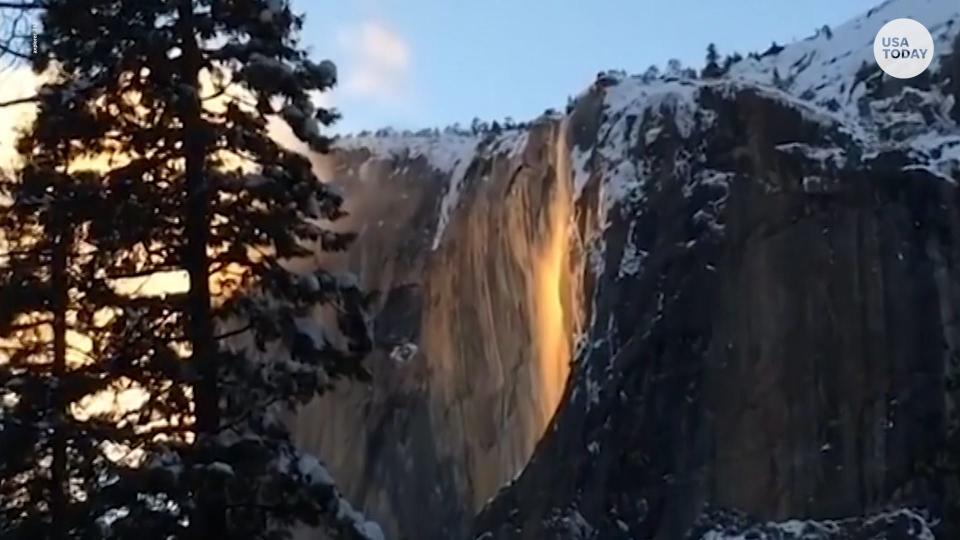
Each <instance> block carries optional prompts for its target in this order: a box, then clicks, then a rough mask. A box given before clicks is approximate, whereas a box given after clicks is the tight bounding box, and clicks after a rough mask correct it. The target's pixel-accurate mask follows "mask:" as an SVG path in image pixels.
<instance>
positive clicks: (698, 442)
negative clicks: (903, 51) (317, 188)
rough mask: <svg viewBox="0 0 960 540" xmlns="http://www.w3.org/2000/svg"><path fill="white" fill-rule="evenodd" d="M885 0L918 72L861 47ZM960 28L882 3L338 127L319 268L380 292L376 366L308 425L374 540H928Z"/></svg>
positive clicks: (946, 345) (945, 323)
mask: <svg viewBox="0 0 960 540" xmlns="http://www.w3.org/2000/svg"><path fill="white" fill-rule="evenodd" d="M898 16H911V17H914V18H916V19H917V20H919V21H921V22H922V23H924V24H926V26H927V27H928V28H929V29H930V31H931V33H932V34H933V35H934V40H935V43H936V49H937V58H936V59H935V60H934V63H933V65H932V66H931V69H930V70H929V72H928V74H927V75H924V76H921V77H918V78H916V79H912V80H910V81H898V80H891V79H889V78H884V77H883V76H882V73H881V72H880V71H879V69H877V68H876V65H875V64H874V63H873V62H872V50H871V49H870V47H869V44H870V43H872V39H873V35H874V34H875V32H876V29H877V28H879V26H881V25H882V24H883V22H885V21H886V20H889V19H891V18H895V17H898ZM958 30H960V5H957V4H955V3H952V2H949V1H947V0H941V1H922V0H921V1H913V2H907V1H899V2H889V3H886V4H884V5H883V6H881V7H880V8H878V9H876V10H874V11H872V12H871V13H869V14H866V15H865V16H863V17H861V18H858V19H855V20H853V21H851V22H850V23H848V24H846V25H844V26H843V27H840V28H837V29H835V30H834V31H832V32H826V31H825V32H821V33H819V34H818V35H817V36H814V37H812V38H810V39H807V40H805V41H802V42H798V43H795V44H792V45H789V46H787V47H786V48H783V49H781V50H777V49H772V50H771V51H768V53H766V54H764V55H763V56H759V57H752V58H747V59H744V60H742V61H740V62H737V63H735V64H733V65H732V66H731V67H730V68H729V69H728V70H727V71H726V72H725V73H724V74H722V75H720V76H717V77H710V78H691V77H689V76H687V75H685V74H684V73H668V74H665V75H662V76H653V75H647V76H644V77H627V76H624V75H620V74H616V73H611V74H604V75H603V76H601V77H599V78H598V80H597V82H596V83H595V84H594V85H593V86H592V87H591V88H590V89H588V90H587V91H586V92H585V93H583V94H582V95H580V96H579V97H578V98H577V100H576V101H575V103H574V104H573V105H572V106H571V107H570V109H569V110H568V111H567V113H566V114H564V115H559V114H552V115H545V116H543V117H541V118H539V119H537V120H536V121H534V122H532V123H530V125H528V126H524V127H523V128H522V129H514V130H507V131H503V132H488V133H483V134H479V135H477V136H468V135H451V134H447V135H440V136H434V135H424V136H399V135H390V136H383V137H373V138H353V139H346V140H344V141H343V142H342V143H341V146H340V149H339V150H338V152H337V154H336V155H335V156H333V157H332V158H331V159H330V160H328V161H327V162H324V163H323V164H322V165H323V166H324V167H326V168H327V171H326V172H327V173H328V174H329V176H330V177H331V178H334V179H335V181H337V182H338V183H340V184H341V185H342V186H343V187H344V189H345V191H346V192H347V196H348V200H349V201H352V203H351V204H352V205H353V211H354V220H353V222H352V223H349V224H347V226H350V227H352V228H354V229H356V230H359V231H360V236H359V240H358V242H357V245H356V246H355V247H354V249H352V250H351V252H350V253H348V254H347V255H346V257H344V258H343V259H342V260H336V261H331V260H326V261H323V262H324V263H325V264H339V265H343V266H346V267H348V268H350V269H351V270H353V271H355V272H356V273H357V274H358V275H359V276H360V279H361V281H362V284H363V285H364V286H365V287H366V288H367V289H370V290H377V291H380V294H379V297H378V298H377V300H376V302H375V312H376V319H375V328H376V339H377V351H376V352H375V354H374V355H373V357H372V358H371V359H370V365H371V367H372V369H373V370H374V375H375V376H374V383H373V384H372V385H371V386H370V387H350V388H344V389H341V391H339V392H338V393H337V394H336V395H334V396H331V397H329V398H328V399H325V400H324V401H322V402H318V403H316V404H314V405H312V406H311V407H309V408H308V409H307V410H305V411H304V412H303V414H301V415H300V417H299V418H298V419H297V420H296V427H297V433H298V437H299V440H300V442H301V443H302V444H303V445H305V446H306V447H308V448H311V449H314V450H316V451H318V453H320V454H321V455H322V456H323V457H324V458H325V459H326V460H327V461H328V462H329V465H330V468H331V470H332V472H333V473H334V476H336V477H337V478H338V480H339V481H340V482H341V483H342V484H343V487H344V489H345V492H346V493H347V494H348V495H349V496H350V497H351V498H352V499H353V502H354V503H355V504H356V505H357V506H361V507H363V508H364V509H365V510H366V511H367V512H368V513H370V514H371V515H372V516H373V517H375V518H377V519H379V520H380V522H381V523H382V524H383V525H384V529H385V530H386V531H387V532H388V536H390V537H391V538H409V539H414V538H416V539H448V538H483V539H486V540H492V539H508V538H509V539H513V538H518V539H519V538H522V539H538V540H540V539H547V540H550V539H557V540H559V539H597V540H618V539H623V540H626V539H637V538H644V539H646V538H656V539H663V540H669V539H682V538H691V539H693V538H702V539H708V540H722V539H728V538H729V539H735V538H757V539H766V538H778V539H788V540H789V539H799V538H814V539H820V538H824V539H826V538H862V539H873V538H933V534H934V532H933V531H934V530H938V531H940V529H936V527H935V524H936V519H935V518H936V516H937V514H938V512H939V511H940V510H941V509H942V505H943V504H944V502H945V499H946V498H947V497H950V496H953V495H951V493H952V492H951V489H953V487H955V486H950V485H947V483H946V482H944V481H943V480H941V479H938V478H936V477H931V476H930V475H924V474H922V473H921V472H920V469H921V467H920V465H921V464H923V463H925V462H927V461H929V460H930V458H931V456H932V455H933V454H934V453H935V452H937V451H938V450H939V449H940V448H941V446H942V443H943V439H944V436H945V433H946V431H947V429H948V424H949V422H950V418H951V416H952V413H953V404H952V403H951V402H950V400H949V399H948V398H947V394H946V392H945V390H944V388H945V381H946V379H947V377H948V375H950V370H951V369H953V368H951V366H953V365H955V362H956V360H957V358H958V357H960V243H958V240H960V193H958V185H957V181H958V179H960V128H958V120H960V105H958V104H960V54H954V53H953V52H952V51H953V50H954V49H955V46H956V44H957V34H958ZM554 413H556V414H554ZM501 486H505V487H502V489H501ZM498 489H499V491H498ZM491 497H492V499H491ZM477 512H479V516H478V517H477V518H476V519H475V520H474V519H473V516H474V514H476V513H477ZM942 534H944V533H941V535H942ZM804 535H807V536H804ZM882 535H886V536H882Z"/></svg>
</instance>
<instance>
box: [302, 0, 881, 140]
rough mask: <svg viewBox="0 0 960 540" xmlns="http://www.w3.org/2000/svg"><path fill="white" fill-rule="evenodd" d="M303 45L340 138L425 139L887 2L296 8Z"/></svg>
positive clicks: (371, 2)
mask: <svg viewBox="0 0 960 540" xmlns="http://www.w3.org/2000/svg"><path fill="white" fill-rule="evenodd" d="M293 2H294V5H295V7H296V8H297V9H298V10H299V11H301V12H304V13H305V14H306V15H307V22H306V27H305V29H304V32H303V41H304V44H305V45H308V46H309V47H310V48H311V50H312V52H313V53H314V56H316V57H317V58H321V57H328V58H330V59H332V60H334V61H335V62H336V63H337V64H338V66H339V69H340V80H341V84H340V87H339V88H338V89H337V90H335V91H334V92H333V93H332V94H331V95H330V96H328V97H327V99H329V100H330V101H331V102H332V103H333V104H334V106H336V107H337V108H338V109H340V111H341V112H342V113H343V115H344V118H343V120H342V121H341V122H340V124H339V125H338V127H337V130H336V131H339V132H352V131H357V130H360V129H373V128H377V127H382V126H387V125H391V126H395V127H398V128H419V127H434V126H444V125H448V124H450V123H453V122H457V121H459V122H461V123H464V124H466V123H469V122H470V120H471V119H472V118H473V117H474V116H477V117H480V118H483V119H498V118H504V117H506V116H512V117H514V118H515V119H517V120H524V119H529V118H532V117H534V116H537V115H538V114H540V113H541V112H542V111H543V110H544V109H546V108H550V107H555V108H562V107H563V105H564V104H565V103H566V98H567V96H569V95H574V94H577V93H579V92H580V91H581V90H582V89H584V88H585V87H586V86H587V85H588V84H589V83H590V82H591V81H592V80H593V78H594V76H595V75H596V73H597V71H601V70H606V69H625V70H627V71H628V72H641V71H643V70H645V69H646V67H647V66H649V65H650V64H656V65H658V66H661V67H662V66H663V65H665V64H666V61H667V60H668V59H670V58H678V59H680V60H681V61H682V62H683V63H684V64H685V65H693V66H696V67H700V66H702V64H703V57H704V51H705V49H706V46H707V44H708V43H710V42H715V43H716V44H717V46H718V48H719V50H720V53H721V54H726V53H729V52H733V51H739V52H741V53H745V52H749V51H754V50H761V51H762V50H763V49H765V48H767V47H768V46H769V45H770V42H771V41H773V40H777V41H778V42H780V43H783V42H788V41H793V40H794V39H800V38H803V37H806V36H807V35H809V34H811V33H813V31H814V30H815V29H816V28H818V27H820V26H822V25H823V24H829V25H831V26H837V25H839V24H840V23H842V22H844V21H846V20H847V19H849V18H851V17H853V16H855V15H858V14H860V13H861V12H864V11H866V10H867V9H869V8H870V7H872V6H873V5H875V4H877V3H878V1H877V0H803V1H796V0H790V1H788V0H717V1H710V0H666V1H640V0H632V1H630V0H352V1H345V0H338V1H322V0H293Z"/></svg>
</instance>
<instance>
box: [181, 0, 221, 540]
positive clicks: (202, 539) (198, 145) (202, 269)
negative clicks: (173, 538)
mask: <svg viewBox="0 0 960 540" xmlns="http://www.w3.org/2000/svg"><path fill="white" fill-rule="evenodd" d="M178 18H179V30H180V39H181V48H182V51H183V56H182V62H181V77H182V82H183V84H184V85H186V87H188V88H190V90H191V91H190V93H189V95H181V96H179V97H180V105H179V106H180V117H181V121H182V122H183V148H184V158H185V174H186V190H187V201H186V207H185V208H184V213H185V215H184V216H183V217H184V221H185V234H186V242H185V245H184V253H183V256H184V259H183V264H184V266H185V268H186V270H187V273H188V274H189V276H190V290H189V291H188V293H187V296H188V299H187V310H188V313H187V324H188V328H187V334H188V336H189V340H190V345H191V349H192V353H191V357H190V361H191V362H192V363H193V365H194V366H195V367H196V372H197V374H198V380H197V382H196V383H195V384H194V386H193V399H194V414H195V432H196V433H195V434H196V440H195V443H194V444H195V445H197V447H198V451H199V452H201V453H203V452H204V450H205V448H207V445H208V444H209V443H210V442H211V438H213V437H215V436H216V434H217V431H218V429H219V426H220V410H219V390H218V388H217V350H216V345H215V342H214V339H213V323H212V320H211V308H210V285H209V281H208V279H209V266H210V264H209V260H208V255H207V244H208V237H209V224H208V212H209V208H208V207H209V196H210V195H209V191H208V186H207V182H206V176H205V170H204V169H205V161H206V152H207V148H206V147H207V143H206V138H205V130H204V126H203V119H202V118H201V104H200V97H199V94H200V92H199V73H200V68H201V60H202V58H201V56H200V49H199V47H198V44H197V38H196V28H195V23H194V12H193V1H192V0H181V2H180V4H179V7H178ZM195 487H196V489H195V491H194V497H195V505H194V512H193V515H192V516H190V529H191V537H193V538H195V539H196V540H212V539H215V538H224V537H225V536H226V535H225V532H226V531H225V526H226V523H225V516H224V507H223V501H222V500H221V499H220V497H219V496H218V494H217V493H215V492H213V491H212V490H211V489H210V488H209V487H208V486H206V485H204V484H203V482H201V483H200V485H198V486H195Z"/></svg>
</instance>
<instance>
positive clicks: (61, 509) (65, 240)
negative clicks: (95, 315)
mask: <svg viewBox="0 0 960 540" xmlns="http://www.w3.org/2000/svg"><path fill="white" fill-rule="evenodd" d="M53 212H54V216H53V220H54V222H55V225H54V234H53V249H52V253H51V255H52V257H51V259H52V260H51V265H50V285H51V292H52V301H51V309H52V311H53V385H54V386H53V391H52V392H51V394H52V395H51V402H52V403H51V409H52V412H53V436H52V441H51V443H52V446H53V449H52V451H53V456H52V458H53V461H52V463H51V464H50V484H51V485H50V522H51V523H50V538H51V539H52V540H66V538H67V528H68V525H67V523H66V521H67V519H66V514H67V489H68V487H67V439H66V436H65V433H64V429H65V427H66V426H65V425H64V424H65V421H66V415H67V414H68V411H67V404H66V403H65V401H64V399H63V392H64V390H63V384H64V377H65V375H66V373H67V302H68V298H67V294H68V287H69V285H68V284H67V252H68V249H69V242H70V240H69V236H68V233H67V231H66V227H64V226H63V223H62V222H61V220H62V216H60V215H56V214H57V210H56V209H54V210H53Z"/></svg>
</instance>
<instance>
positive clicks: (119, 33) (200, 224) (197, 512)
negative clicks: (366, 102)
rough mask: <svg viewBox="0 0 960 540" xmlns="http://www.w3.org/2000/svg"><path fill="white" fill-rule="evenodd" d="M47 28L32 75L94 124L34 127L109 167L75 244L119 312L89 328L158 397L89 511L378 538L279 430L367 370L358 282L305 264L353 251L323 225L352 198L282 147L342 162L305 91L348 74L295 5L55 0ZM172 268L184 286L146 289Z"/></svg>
mask: <svg viewBox="0 0 960 540" xmlns="http://www.w3.org/2000/svg"><path fill="white" fill-rule="evenodd" d="M41 22H42V26H43V32H42V33H41V34H40V38H39V43H38V45H39V49H40V50H39V52H40V54H39V55H38V57H37V59H36V61H35V66H34V67H35V69H37V70H43V69H45V68H47V67H48V65H50V64H51V63H52V64H53V66H54V68H55V69H56V70H57V72H58V73H59V77H60V79H61V80H62V81H63V85H62V89H61V90H60V91H49V92H48V94H50V95H56V97H57V99H58V100H59V101H60V102H61V104H60V107H61V108H62V109H63V110H68V111H80V112H82V114H83V115H85V116H86V117H87V118H86V121H85V122H83V123H82V124H79V125H78V126H76V129H66V130H62V131H61V130H58V129H57V126H56V125H55V123H53V122H51V123H50V124H47V125H43V126H37V127H35V131H36V132H42V134H43V136H44V137H46V138H48V139H49V140H50V141H51V142H50V145H51V146H54V147H58V148H59V147H65V148H69V149H70V151H71V153H72V154H74V155H77V156H86V157H88V158H90V159H95V160H96V161H97V162H98V164H99V172H98V173H97V174H96V175H95V177H94V178H93V179H92V180H91V181H90V182H89V184H90V185H93V186H95V188H96V190H95V195H94V196H93V197H92V199H93V200H94V202H95V204H90V205H88V207H87V208H92V209H95V212H96V215H94V216H90V221H89V223H88V224H87V225H85V226H84V227H83V231H84V238H83V243H82V247H83V254H84V263H83V264H84V269H85V270H84V274H85V276H84V277H89V278H91V281H90V283H91V285H90V287H91V290H90V292H88V293H85V296H84V297H85V298H87V301H88V302H89V303H90V304H91V305H95V306H100V309H105V310H107V312H108V313H109V317H108V318H109V324H107V325H105V326H104V327H103V328H101V327H96V328H93V329H90V331H91V332H93V333H94V334H95V335H94V337H93V339H94V341H95V344H96V347H95V348H96V355H95V361H96V365H97V366H101V369H103V370H104V373H105V374H104V375H103V378H104V379H106V380H109V381H110V383H111V384H120V383H121V381H126V382H125V384H128V385H129V386H130V387H131V388H133V389H135V391H136V392H138V393H139V394H140V395H141V397H142V401H143V403H142V405H140V406H139V407H136V408H135V409H134V410H131V411H126V412H124V413H123V414H122V415H121V418H119V419H118V422H117V423H116V424H115V426H113V427H114V428H115V429H117V430H122V431H119V432H118V433H112V434H110V435H109V436H108V437H106V438H105V439H104V440H105V441H106V442H115V447H114V450H115V451H116V449H117V448H120V449H121V450H122V451H123V452H124V455H125V456H126V457H125V458H124V459H119V458H114V459H112V460H110V463H109V466H108V470H107V471H106V472H100V473H98V474H96V475H94V478H95V481H94V483H93V484H92V485H91V486H90V488H89V491H90V493H91V495H90V496H89V500H90V501H91V503H90V504H91V505H94V508H92V509H91V512H90V515H94V516H97V517H99V518H101V519H100V522H102V523H107V524H109V527H108V530H107V531H106V532H104V535H106V536H107V537H113V538H133V537H136V538H145V537H146V538H164V539H166V538H194V539H212V538H217V539H233V538H236V539H241V538H242V539H257V538H271V539H273V538H286V537H289V535H290V531H291V530H292V528H293V527H295V526H297V525H298V524H306V525H309V526H316V527H322V528H324V529H326V530H327V531H328V532H331V533H333V534H334V535H335V537H343V538H378V537H379V536H380V533H379V528H378V527H376V526H375V525H373V524H372V523H370V522H367V521H365V520H364V519H363V518H362V517H361V516H360V515H359V514H358V513H357V512H355V511H353V510H352V509H351V508H350V506H349V504H347V503H346V502H345V501H343V500H342V499H341V498H340V496H339V494H338V493H337V491H336V488H335V487H334V484H333V482H332V479H331V478H330V476H329V474H328V473H327V472H326V470H325V469H324V468H323V466H322V465H321V464H320V463H319V462H318V461H317V460H316V459H315V458H312V457H311V456H309V455H305V454H303V453H301V452H299V451H298V450H297V449H296V448H295V447H294V445H293V443H292V440H291V437H290V434H289V432H288V430H287V428H286V425H285V424H284V418H285V417H286V416H287V415H289V414H291V413H292V412H293V411H294V410H295V409H296V408H297V407H298V406H299V405H301V404H303V403H305V402H306V401H308V400H310V399H313V398H314V397H316V396H317V395H319V394H322V393H323V392H325V391H326V390H328V389H329V388H331V387H332V385H333V384H334V382H335V381H337V380H338V379H343V378H350V379H365V378H366V377H367V376H368V375H367V372H366V370H365V369H364V367H363V365H362V363H361V359H362V356H363V355H364V353H365V352H366V351H367V350H368V349H369V346H370V337H369V329H368V327H367V323H366V317H365V314H364V311H363V302H362V296H361V294H360V291H359V289H358V287H357V285H356V283H355V282H354V281H353V280H351V279H348V278H345V277H343V276H339V275H334V274H330V273H327V272H325V271H323V270H322V269H317V270H312V271H301V272H294V271H292V270H290V268H291V263H290V262H289V261H295V260H297V259H301V260H302V259H309V258H310V257H312V255H313V253H314V250H315V249H323V250H342V249H344V248H345V247H346V246H347V245H348V243H349V241H350V240H351V239H352V236H351V235H348V234H343V233H335V232H332V231H331V230H329V229H328V228H327V227H326V226H325V225H324V224H325V223H328V222H330V221H333V220H336V219H338V218H339V217H341V216H343V215H344V212H343V211H342V209H341V204H342V200H341V197H340V196H339V195H338V194H337V193H336V192H335V191H333V190H332V189H330V188H329V187H328V186H327V185H325V184H323V183H322V182H320V181H319V180H318V179H317V178H316V177H315V176H314V174H313V173H312V171H311V168H310V164H309V161H308V160H307V159H306V158H305V157H303V156H301V155H298V154H296V153H294V152H291V151H288V150H286V149H284V148H282V147H281V146H279V145H278V144H277V143H276V142H274V141H273V140H272V139H271V138H270V136H269V134H268V133H267V121H268V119H269V118H270V117H279V118H281V119H282V120H284V121H285V122H286V124H287V125H289V127H290V128H291V130H292V131H293V133H294V134H295V135H296V136H297V137H298V138H300V139H301V140H303V141H305V142H306V143H307V144H308V145H309V146H310V147H311V148H312V149H313V150H315V151H325V150H326V149H327V148H328V146H329V143H330V140H329V139H328V138H327V137H325V136H324V135H323V134H321V132H320V127H321V126H323V125H328V124H330V123H331V122H333V121H334V120H335V119H336V113H335V112H333V111H330V110H326V109H322V108H317V107H315V106H314V104H313V102H312V101H311V97H310V94H311V93H312V92H318V91H323V90H326V89H328V88H330V87H331V86H332V85H333V84H334V83H335V81H336V70H335V68H334V66H333V64H331V63H329V62H321V63H319V64H318V63H314V62H312V61H311V60H309V58H307V56H306V54H305V53H304V51H303V50H302V49H301V48H300V46H299V44H298V42H297V38H296V35H297V33H298V30H299V29H300V27H301V25H302V18H301V17H300V16H297V15H295V14H294V13H292V12H291V10H290V7H289V6H288V5H287V3H286V2H285V1H283V0H158V1H152V2H127V1H121V0H47V1H45V2H43V10H42V15H41ZM164 275H166V276H170V275H173V276H183V277H184V278H185V279H184V278H181V279H180V281H179V283H178V284H174V285H171V286H170V287H168V289H166V290H163V291H161V292H159V293H151V294H137V289H138V288H137V287H132V286H131V283H133V284H136V283H140V285H141V287H139V288H142V282H141V281H138V280H143V279H144V278H151V279H157V278H158V276H164ZM104 306H106V307H104ZM89 319H90V320H91V321H92V320H93V319H96V317H94V316H92V315H90V316H89ZM320 321H322V322H323V324H321V323H320ZM93 326H95V325H93ZM101 384H104V383H101ZM98 448H99V447H98Z"/></svg>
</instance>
